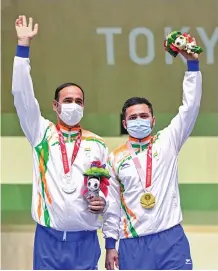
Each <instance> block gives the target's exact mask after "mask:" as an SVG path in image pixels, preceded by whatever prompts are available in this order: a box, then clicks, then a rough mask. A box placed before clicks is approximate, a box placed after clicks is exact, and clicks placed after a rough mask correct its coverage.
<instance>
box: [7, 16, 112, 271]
mask: <svg viewBox="0 0 218 271" xmlns="http://www.w3.org/2000/svg"><path fill="white" fill-rule="evenodd" d="M15 27H16V31H17V37H18V46H17V50H16V56H15V58H14V66H13V81H12V93H13V96H14V104H15V107H16V110H17V114H18V117H19V120H20V124H21V127H22V130H23V132H24V134H25V136H26V137H27V139H28V141H29V142H30V144H31V146H32V150H33V191H32V217H33V219H34V221H35V222H36V225H37V226H36V232H35V241H34V254H33V269H34V270H79V269H80V270H92V269H93V270H94V269H97V264H98V260H99V257H100V246H99V241H98V236H97V229H99V228H101V226H102V223H101V221H100V220H99V218H100V217H99V214H100V213H102V212H103V211H105V210H106V208H105V207H106V206H107V204H106V196H105V195H104V193H103V192H102V191H99V194H98V195H99V196H96V197H93V198H92V199H91V200H87V199H85V198H84V196H83V194H82V193H81V189H82V188H83V185H84V172H86V171H87V170H89V168H90V166H91V164H93V163H92V162H93V161H97V163H96V162H95V164H98V165H99V164H106V161H107V147H106V145H105V143H104V141H103V140H102V138H100V137H99V136H97V135H95V134H93V133H91V132H89V131H85V130H83V129H82V128H81V127H80V121H81V119H82V117H83V109H84V92H83V90H82V88H81V87H80V86H78V85H76V84H74V83H67V84H63V85H61V86H59V87H58V88H57V89H56V91H55V95H54V101H53V110H54V111H55V112H56V114H57V124H56V125H55V124H54V123H52V122H51V121H49V120H47V119H45V118H44V117H42V116H41V112H40V108H39V104H38V102H37V100H36V98H35V96H34V90H33V83H32V79H31V75H30V65H29V63H30V60H29V50H30V41H31V40H32V38H33V37H34V36H36V34H37V32H38V25H37V24H36V25H35V26H33V20H32V18H30V19H29V21H27V19H26V17H25V16H19V18H18V19H17V20H16V23H15ZM41 57H42V56H41ZM42 61H43V57H42ZM42 64H43V62H42ZM105 205H106V206H105Z"/></svg>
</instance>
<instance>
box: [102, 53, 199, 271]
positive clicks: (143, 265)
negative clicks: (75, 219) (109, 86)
mask: <svg viewBox="0 0 218 271" xmlns="http://www.w3.org/2000/svg"><path fill="white" fill-rule="evenodd" d="M180 53H182V54H183V56H184V57H185V58H186V59H187V72H186V73H185V76H184V81H183V104H182V105H181V106H180V108H179V113H178V114H177V115H176V116H175V117H174V119H173V120H172V121H171V123H170V125H169V126H168V127H167V128H165V129H164V130H162V131H160V132H158V133H157V134H156V135H155V136H152V135H151V133H152V129H153V127H154V125H155V117H154V115H153V108H152V104H151V103H150V102H149V101H148V100H147V99H145V98H139V97H133V98H130V99H129V100H127V101H126V102H125V104H124V106H123V109H122V114H123V126H124V127H125V129H127V131H128V133H129V139H128V141H127V142H126V143H125V144H124V145H122V146H120V147H118V148H116V149H115V150H114V151H112V153H111V154H110V155H109V160H108V166H109V168H110V175H111V176H112V177H111V181H110V208H108V210H107V211H106V213H105V215H104V226H103V232H104V236H105V238H106V261H105V267H106V268H107V269H108V270H112V269H114V264H115V265H116V267H117V268H119V269H120V270H172V269H175V270H190V269H192V259H191V254H190V247H189V242H188V240H187V238H186V235H185V233H184V231H183V228H182V226H181V222H182V212H181V207H180V196H179V187H178V154H179V151H180V149H181V147H182V145H183V144H184V143H185V141H186V140H187V138H188V137H189V135H190V134H191V132H192V130H193V127H194V124H195V121H196V118H197V116H198V112H199V108H200V101H201V95H202V77H201V72H200V71H199V61H198V55H197V54H187V53H186V52H180ZM118 239H119V240H120V241H119V257H118V253H117V251H116V248H115V244H116V241H117V240H118Z"/></svg>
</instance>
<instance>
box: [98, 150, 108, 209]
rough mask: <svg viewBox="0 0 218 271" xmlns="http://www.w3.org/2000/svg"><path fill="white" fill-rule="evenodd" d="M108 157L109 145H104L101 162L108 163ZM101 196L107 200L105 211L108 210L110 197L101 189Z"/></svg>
mask: <svg viewBox="0 0 218 271" xmlns="http://www.w3.org/2000/svg"><path fill="white" fill-rule="evenodd" d="M107 158H108V148H107V147H102V161H101V163H102V164H103V165H106V164H107ZM99 196H100V197H102V198H103V199H104V200H105V208H104V211H103V212H106V210H107V208H108V206H109V201H108V197H106V196H105V195H104V193H103V192H102V191H101V190H100V191H99Z"/></svg>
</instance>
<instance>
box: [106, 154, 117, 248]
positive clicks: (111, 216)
mask: <svg viewBox="0 0 218 271" xmlns="http://www.w3.org/2000/svg"><path fill="white" fill-rule="evenodd" d="M110 158H111V155H110V157H109V162H108V168H109V172H110V175H111V178H110V186H109V196H108V201H109V207H108V209H107V211H106V212H105V213H104V216H103V234H104V238H105V239H106V240H105V248H106V249H112V248H115V246H116V241H117V240H118V239H119V229H120V219H121V201H120V184H119V181H118V180H117V178H116V176H115V172H114V170H113V167H112V166H111V162H110Z"/></svg>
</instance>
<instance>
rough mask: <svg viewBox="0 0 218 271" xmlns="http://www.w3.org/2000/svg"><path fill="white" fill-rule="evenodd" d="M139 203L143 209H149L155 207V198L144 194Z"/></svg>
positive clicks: (149, 194)
mask: <svg viewBox="0 0 218 271" xmlns="http://www.w3.org/2000/svg"><path fill="white" fill-rule="evenodd" d="M140 203H141V205H142V207H143V208H145V209H151V208H153V207H154V205H155V197H154V196H153V195H152V194H151V193H145V194H143V195H142V196H141V199H140Z"/></svg>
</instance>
